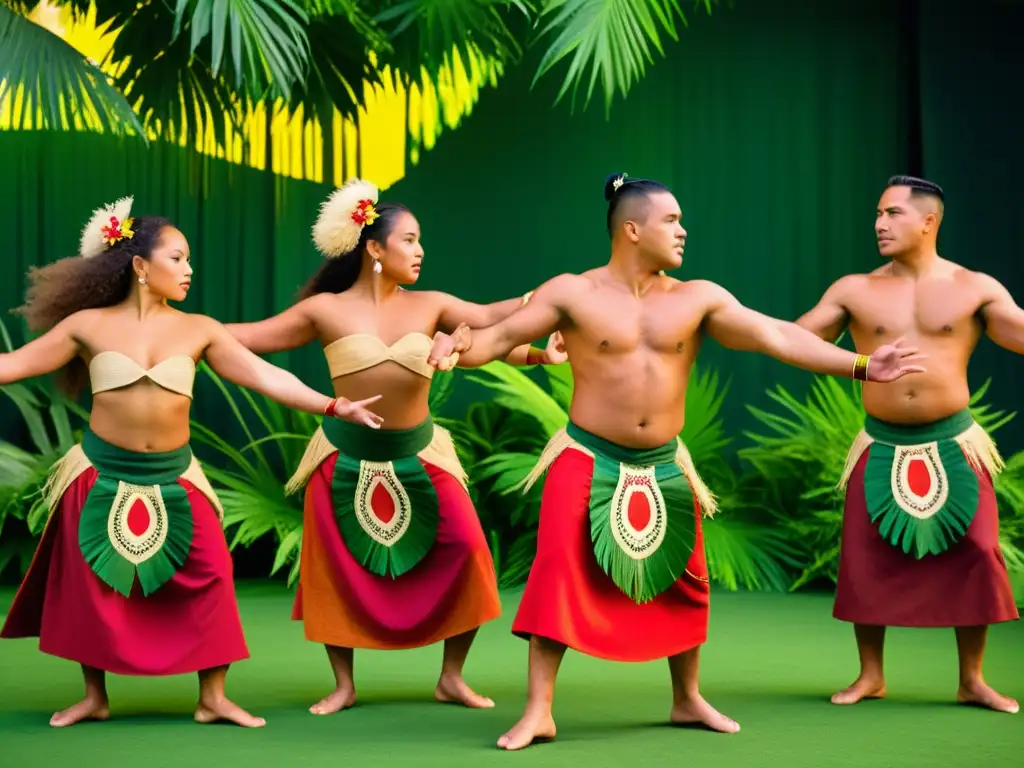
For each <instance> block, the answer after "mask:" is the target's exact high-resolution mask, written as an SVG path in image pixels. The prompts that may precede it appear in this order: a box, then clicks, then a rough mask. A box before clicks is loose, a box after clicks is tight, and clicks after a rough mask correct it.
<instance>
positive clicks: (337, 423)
mask: <svg viewBox="0 0 1024 768" xmlns="http://www.w3.org/2000/svg"><path fill="white" fill-rule="evenodd" d="M323 430H324V435H325V436H326V437H327V439H328V440H329V441H330V443H331V445H333V446H334V447H335V448H337V449H338V460H337V463H336V464H335V466H334V476H333V478H332V480H331V496H332V500H333V502H334V514H335V518H336V519H337V521H338V530H339V531H340V533H341V537H342V539H343V540H344V541H345V545H346V546H347V547H348V549H349V551H350V552H351V553H352V556H353V557H354V558H355V559H356V560H357V561H358V562H359V563H360V564H361V565H362V566H363V567H364V568H366V569H367V570H368V571H370V572H372V573H375V574H377V575H379V576H387V575H390V576H391V577H392V578H397V577H399V576H401V575H402V574H403V573H406V572H407V571H409V570H410V569H412V568H413V567H414V566H416V564H417V563H419V562H420V561H421V560H422V559H423V558H424V557H425V556H426V554H427V553H428V552H429V551H430V548H431V547H433V546H434V541H435V540H436V539H437V521H438V506H439V505H438V500H437V491H435V490H434V484H433V482H432V481H431V480H430V475H428V474H427V470H426V468H425V467H424V466H423V463H422V462H421V461H420V460H419V458H418V456H417V454H418V453H419V452H420V451H422V450H423V449H424V448H426V447H427V446H428V445H430V442H431V440H433V437H434V422H433V420H432V419H430V418H429V417H428V418H427V420H426V421H424V422H423V423H422V424H419V425H418V426H415V427H412V428H411V429H390V430H389V429H372V428H371V427H364V426H361V425H359V424H352V423H351V422H347V421H341V420H339V419H324V421H323Z"/></svg>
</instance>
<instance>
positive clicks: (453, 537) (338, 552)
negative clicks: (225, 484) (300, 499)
mask: <svg viewBox="0 0 1024 768" xmlns="http://www.w3.org/2000/svg"><path fill="white" fill-rule="evenodd" d="M337 460H338V459H337V453H335V454H332V455H331V456H330V457H329V458H328V459H326V460H325V461H323V462H322V463H321V464H320V466H319V467H317V469H316V471H315V472H314V473H313V475H312V476H311V477H310V479H309V482H308V484H307V485H306V501H305V514H304V517H303V521H304V524H303V531H302V554H301V562H300V566H299V568H300V570H299V588H298V592H297V594H296V596H295V606H294V610H293V613H292V618H293V619H296V620H301V621H302V622H303V626H304V631H305V635H306V639H308V640H310V641H312V642H315V643H323V644H325V645H333V646H339V647H343V648H374V649H378V650H395V649H402V648H419V647H422V646H426V645H431V644H433V643H436V642H438V641H441V640H445V639H447V638H449V637H455V636H456V635H461V634H463V633H465V632H468V631H470V630H472V629H476V628H478V627H480V626H481V625H482V624H485V623H486V622H488V621H491V620H493V619H496V618H498V616H500V615H501V602H500V600H499V597H498V582H497V575H496V574H495V570H494V561H493V560H492V558H491V552H490V549H489V548H488V546H487V540H486V538H485V537H484V532H483V529H482V528H481V526H480V520H479V518H478V517H477V514H476V510H475V509H474V507H473V502H472V501H471V500H470V498H469V494H468V493H467V492H466V489H465V488H464V487H463V486H462V485H461V484H460V483H459V481H458V480H456V479H455V478H454V477H453V476H452V475H450V474H449V473H447V472H445V471H444V470H442V469H440V468H438V467H435V466H433V465H432V464H429V463H427V462H423V466H424V467H425V469H426V471H427V474H428V475H429V477H430V480H431V482H432V483H433V486H434V490H435V492H436V493H437V500H438V526H437V539H436V541H435V542H434V545H433V546H432V548H431V549H430V551H429V552H428V553H427V554H426V556H424V558H423V559H422V560H421V561H420V562H419V563H418V564H417V565H415V566H414V567H413V568H412V569H411V570H409V571H407V572H406V573H403V574H402V575H400V576H398V577H397V578H392V577H391V576H380V575H377V574H375V573H371V572H370V571H368V570H367V569H366V568H364V567H363V566H362V565H360V563H359V562H358V561H357V560H356V559H355V558H354V557H353V556H352V554H351V553H350V552H349V550H348V548H347V547H346V546H345V542H344V540H343V539H342V537H341V533H340V532H339V530H338V523H337V520H336V519H335V516H334V504H333V501H332V500H331V480H332V478H333V477H334V465H335V464H336V463H337ZM413 514H415V511H414V513H413Z"/></svg>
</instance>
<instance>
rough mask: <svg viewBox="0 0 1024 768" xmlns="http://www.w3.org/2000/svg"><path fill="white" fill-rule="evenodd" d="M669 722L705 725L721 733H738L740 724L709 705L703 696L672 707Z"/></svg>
mask: <svg viewBox="0 0 1024 768" xmlns="http://www.w3.org/2000/svg"><path fill="white" fill-rule="evenodd" d="M669 720H670V721H671V722H672V724H673V725H703V726H704V727H705V728H710V729H711V730H712V731H719V732H720V733H737V732H738V731H739V729H740V724H739V723H737V722H736V721H735V720H732V719H730V718H728V717H726V716H725V715H723V714H722V713H721V712H719V711H718V710H717V709H715V708H714V707H712V706H711V705H710V704H708V703H707V702H706V701H705V700H704V698H703V697H702V696H694V697H693V698H689V699H685V700H684V701H681V702H679V703H677V704H675V705H674V706H673V707H672V713H671V714H670V715H669Z"/></svg>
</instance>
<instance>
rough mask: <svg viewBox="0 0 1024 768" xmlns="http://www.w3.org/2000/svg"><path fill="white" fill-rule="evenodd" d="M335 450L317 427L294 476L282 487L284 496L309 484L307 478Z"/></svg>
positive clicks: (321, 429) (322, 431)
mask: <svg viewBox="0 0 1024 768" xmlns="http://www.w3.org/2000/svg"><path fill="white" fill-rule="evenodd" d="M337 450H338V449H337V448H335V447H334V446H333V445H331V441H330V440H328V439H327V435H325V434H324V430H323V428H321V427H317V428H316V432H314V433H313V436H312V437H311V438H310V439H309V443H307V444H306V452H305V453H303V454H302V460H301V461H300V462H299V466H298V467H297V468H296V470H295V474H293V475H292V477H291V479H290V480H289V481H288V483H287V484H286V485H285V487H284V492H285V495H286V496H290V495H292V494H293V493H295V492H296V491H297V490H299V489H300V488H304V487H305V485H306V483H308V482H309V478H310V477H312V476H313V473H314V472H316V470H317V467H319V466H320V465H321V464H322V463H323V462H324V460H325V459H326V458H327V457H328V456H330V455H331V454H332V453H334V452H335V451H337Z"/></svg>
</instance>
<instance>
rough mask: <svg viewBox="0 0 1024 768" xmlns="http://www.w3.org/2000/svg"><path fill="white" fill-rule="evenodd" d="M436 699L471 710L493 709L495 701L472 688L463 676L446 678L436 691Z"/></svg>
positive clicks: (440, 682)
mask: <svg viewBox="0 0 1024 768" xmlns="http://www.w3.org/2000/svg"><path fill="white" fill-rule="evenodd" d="M434 698H435V699H437V700H438V701H441V702H444V703H446V704H451V703H455V704H462V705H463V706H466V707H469V708H470V709H491V708H492V707H494V701H493V700H492V699H488V698H487V697H486V696H481V695H480V694H479V693H477V692H476V691H474V690H473V689H472V688H470V687H469V686H468V685H467V684H466V681H465V680H463V679H462V676H461V675H459V676H455V675H450V676H444V677H442V678H441V679H440V680H439V681H438V683H437V688H435V689H434Z"/></svg>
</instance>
